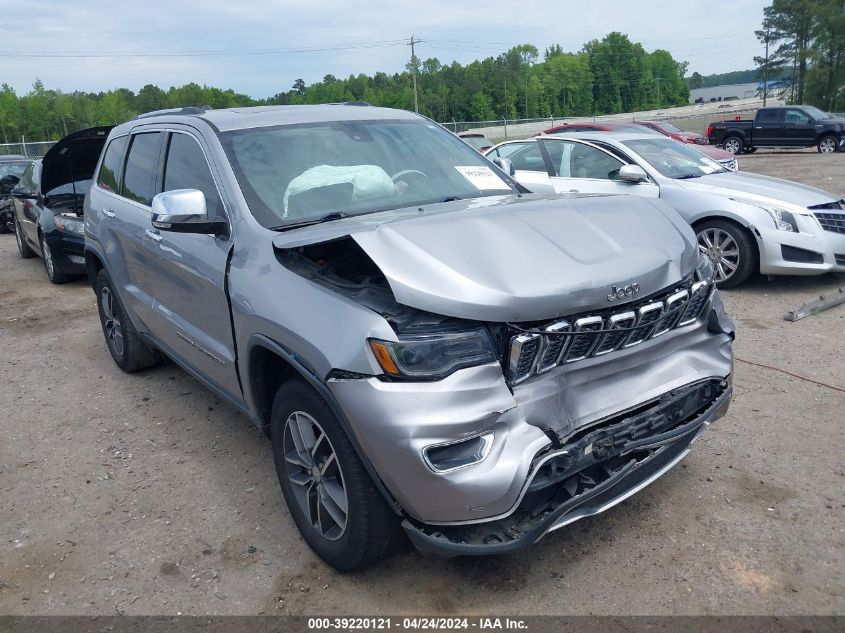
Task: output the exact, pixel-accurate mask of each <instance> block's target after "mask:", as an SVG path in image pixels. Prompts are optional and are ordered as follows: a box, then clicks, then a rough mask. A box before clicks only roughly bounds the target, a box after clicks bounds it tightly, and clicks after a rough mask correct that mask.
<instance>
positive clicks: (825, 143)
mask: <svg viewBox="0 0 845 633" xmlns="http://www.w3.org/2000/svg"><path fill="white" fill-rule="evenodd" d="M831 148H832V149H831ZM816 149H817V150H818V151H819V154H832V153H834V152H838V151H839V146H838V145H837V143H836V137H835V136H834V135H833V134H826V135H825V136H822V137H821V138H820V139H819V142H818V143H817V144H816Z"/></svg>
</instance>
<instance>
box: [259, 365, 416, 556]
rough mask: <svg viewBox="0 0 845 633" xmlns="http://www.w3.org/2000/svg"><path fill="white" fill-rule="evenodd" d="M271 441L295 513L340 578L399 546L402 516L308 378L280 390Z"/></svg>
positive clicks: (317, 550) (298, 523) (310, 542)
mask: <svg viewBox="0 0 845 633" xmlns="http://www.w3.org/2000/svg"><path fill="white" fill-rule="evenodd" d="M270 435H271V439H272V441H273V458H274V461H275V464H276V474H277V475H278V477H279V483H280V484H281V487H282V493H283V494H284V497H285V501H286V502H287V506H288V509H289V510H290V513H291V515H292V516H293V520H294V522H295V523H296V526H297V527H298V528H299V531H300V532H301V533H302V536H303V538H304V539H305V541H306V542H307V543H308V545H309V546H310V547H311V549H312V550H314V552H315V553H316V554H317V555H318V556H319V557H320V558H322V559H323V560H324V561H326V562H327V563H328V564H329V565H331V566H332V567H334V568H335V569H337V570H339V571H352V570H355V569H361V568H363V567H367V566H369V565H372V564H373V563H376V562H378V561H379V560H381V559H383V558H385V557H387V556H388V555H390V554H391V553H393V552H394V551H395V550H396V549H397V548H398V547H399V545H400V544H401V543H402V539H403V536H402V533H401V528H400V526H399V520H398V517H396V516H395V515H394V514H393V512H391V510H390V508H389V507H388V505H387V503H386V502H385V500H384V499H383V498H382V496H381V494H380V493H379V492H378V490H376V488H375V486H374V484H373V482H372V480H371V479H370V476H369V474H368V473H367V471H366V469H365V468H364V465H363V464H362V463H361V460H360V459H359V458H358V455H357V453H356V452H355V449H354V447H353V446H352V443H351V442H350V441H349V438H348V437H347V436H346V433H345V432H344V430H343V428H342V427H341V425H340V422H339V421H338V419H337V417H336V416H335V414H334V413H333V412H332V410H331V408H330V407H329V406H328V404H327V403H326V402H325V400H323V398H322V397H321V396H320V395H319V394H318V393H317V392H316V391H314V389H313V388H311V386H309V385H308V384H307V383H305V382H304V381H302V380H301V379H292V380H289V381H287V382H286V383H284V384H283V385H282V386H281V387H280V388H279V391H278V393H277V394H276V397H275V399H274V401H273V410H272V414H271V422H270Z"/></svg>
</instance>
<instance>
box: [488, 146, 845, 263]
mask: <svg viewBox="0 0 845 633" xmlns="http://www.w3.org/2000/svg"><path fill="white" fill-rule="evenodd" d="M653 138H654V137H653V136H652V135H646V134H642V135H641V134H637V133H633V132H630V133H622V132H581V133H578V134H567V135H566V136H565V137H555V136H552V135H550V136H543V137H542V140H543V141H544V142H546V143H549V142H556V141H557V142H561V141H568V142H580V143H586V144H589V145H593V146H594V147H595V146H597V145H596V143H601V144H604V145H610V146H612V147H614V148H615V149H617V150H618V151H620V152H622V153H623V154H624V155H626V156H628V157H629V158H630V161H631V164H635V165H639V166H640V167H642V169H643V170H644V171H645V172H646V173H647V174H648V176H649V180H648V181H646V182H642V183H636V184H635V183H629V182H624V181H613V180H600V179H590V178H569V177H558V176H549V175H548V174H547V173H542V172H529V171H517V173H516V175H515V178H516V180H517V181H519V182H520V183H521V184H523V185H525V186H526V187H527V188H528V189H530V190H531V191H537V192H546V191H554V192H557V193H572V192H578V193H619V194H630V195H635V196H640V197H647V198H654V197H659V198H660V199H661V200H664V201H665V202H667V203H668V204H669V205H670V206H671V207H672V208H674V209H675V210H676V211H678V213H680V215H681V216H682V217H683V218H684V219H685V220H686V221H687V222H689V223H690V224H694V223H696V222H698V221H700V220H703V219H705V218H725V219H729V220H733V221H734V222H737V223H739V224H741V225H742V226H744V227H747V228H748V229H750V233H751V234H752V235H753V236H754V239H755V241H756V242H757V247H758V250H759V252H760V272H761V273H762V274H768V275H819V274H823V273H826V272H831V271H833V272H845V265H842V264H837V262H836V257H835V255H836V254H840V255H845V234H842V233H834V232H831V231H825V230H824V229H822V227H821V225H820V224H819V222H818V220H816V218H815V216H814V215H813V212H812V211H811V210H809V209H808V207H810V206H813V205H817V204H824V203H828V202H834V201H836V200H838V199H839V197H838V196H836V195H834V194H832V193H828V192H826V191H822V190H821V189H815V188H813V187H808V186H806V185H802V184H799V183H795V182H790V181H788V180H782V179H780V178H772V177H770V176H762V175H758V174H751V173H748V172H727V173H717V174H711V175H709V176H701V177H700V178H690V179H687V180H677V179H673V178H667V177H666V176H663V175H662V174H661V173H660V172H658V171H657V170H656V169H655V168H654V167H652V166H651V165H650V164H649V163H648V162H647V161H646V160H645V159H644V158H643V157H642V156H640V155H638V154H637V153H636V152H635V151H634V150H633V149H631V148H630V147H628V146H627V145H625V144H624V141H632V140H650V139H653ZM525 142H531V143H536V142H537V140H536V139H529V140H528V141H508V142H507V144H513V143H525ZM505 144H506V143H500V144H499V145H497V146H495V147H492V148H490V149H489V150H487V151H486V152H485V154H486V155H489V156H491V157H492V156H493V155H494V154H493V152H494V151H495V149H496V147H500V146H501V145H505ZM598 148H599V149H602V150H603V151H606V150H604V149H603V148H602V147H600V146H598ZM621 164H622V163H621V161H620V165H621ZM749 203H758V204H764V205H770V206H776V207H779V208H781V209H783V210H786V211H789V212H790V213H792V214H793V215H794V216H795V219H796V222H797V223H798V228H799V232H798V233H795V232H788V231H779V230H777V228H776V227H775V225H774V222H773V220H772V218H771V216H770V215H769V214H768V213H767V212H766V211H764V210H762V209H760V208H759V207H757V206H754V204H749ZM834 213H836V211H834ZM840 213H842V214H843V217H845V211H841V212H840ZM782 244H783V245H787V246H794V247H796V248H802V249H805V250H810V251H814V252H816V253H821V254H822V255H823V256H824V262H823V263H821V264H808V263H800V262H792V261H785V260H784V259H783V257H782V256H781V245H782Z"/></svg>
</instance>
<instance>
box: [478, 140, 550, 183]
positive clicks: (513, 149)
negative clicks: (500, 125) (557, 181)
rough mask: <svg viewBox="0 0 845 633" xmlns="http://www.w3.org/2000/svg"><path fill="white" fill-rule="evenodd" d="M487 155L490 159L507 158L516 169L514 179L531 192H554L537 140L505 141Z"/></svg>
mask: <svg viewBox="0 0 845 633" xmlns="http://www.w3.org/2000/svg"><path fill="white" fill-rule="evenodd" d="M487 157H488V158H490V159H491V160H492V159H494V158H507V159H509V160H510V161H511V162H512V163H513V166H514V169H515V170H516V173H515V174H514V176H513V177H514V179H515V180H516V181H517V182H518V183H519V184H521V185H524V186H525V187H527V188H528V189H530V190H531V191H532V192H533V193H554V191H555V188H554V185H553V184H552V181H551V178H550V177H549V168H548V164H547V162H546V159H545V157H544V156H543V152H542V150H541V148H540V145H539V144H538V143H537V141H534V140H530V141H519V142H513V143H505V144H503V145H499V146H498V147H497V148H496V149H494V150H493V151H492V152H490V153H489V154H487Z"/></svg>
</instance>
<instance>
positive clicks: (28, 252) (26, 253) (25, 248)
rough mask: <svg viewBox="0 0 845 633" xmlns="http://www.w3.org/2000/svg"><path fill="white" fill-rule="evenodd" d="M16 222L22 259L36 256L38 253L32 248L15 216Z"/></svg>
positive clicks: (16, 237) (19, 251)
mask: <svg viewBox="0 0 845 633" xmlns="http://www.w3.org/2000/svg"><path fill="white" fill-rule="evenodd" d="M13 222H14V224H15V241H16V242H17V243H18V253H20V256H21V259H30V258H32V257H35V255H36V253H35V251H34V250H32V249H31V248H30V246H29V244H28V243H27V241H26V238H25V237H24V234H23V229H21V225H20V223H19V222H18V219H17V218H15V219H14V220H13Z"/></svg>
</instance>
